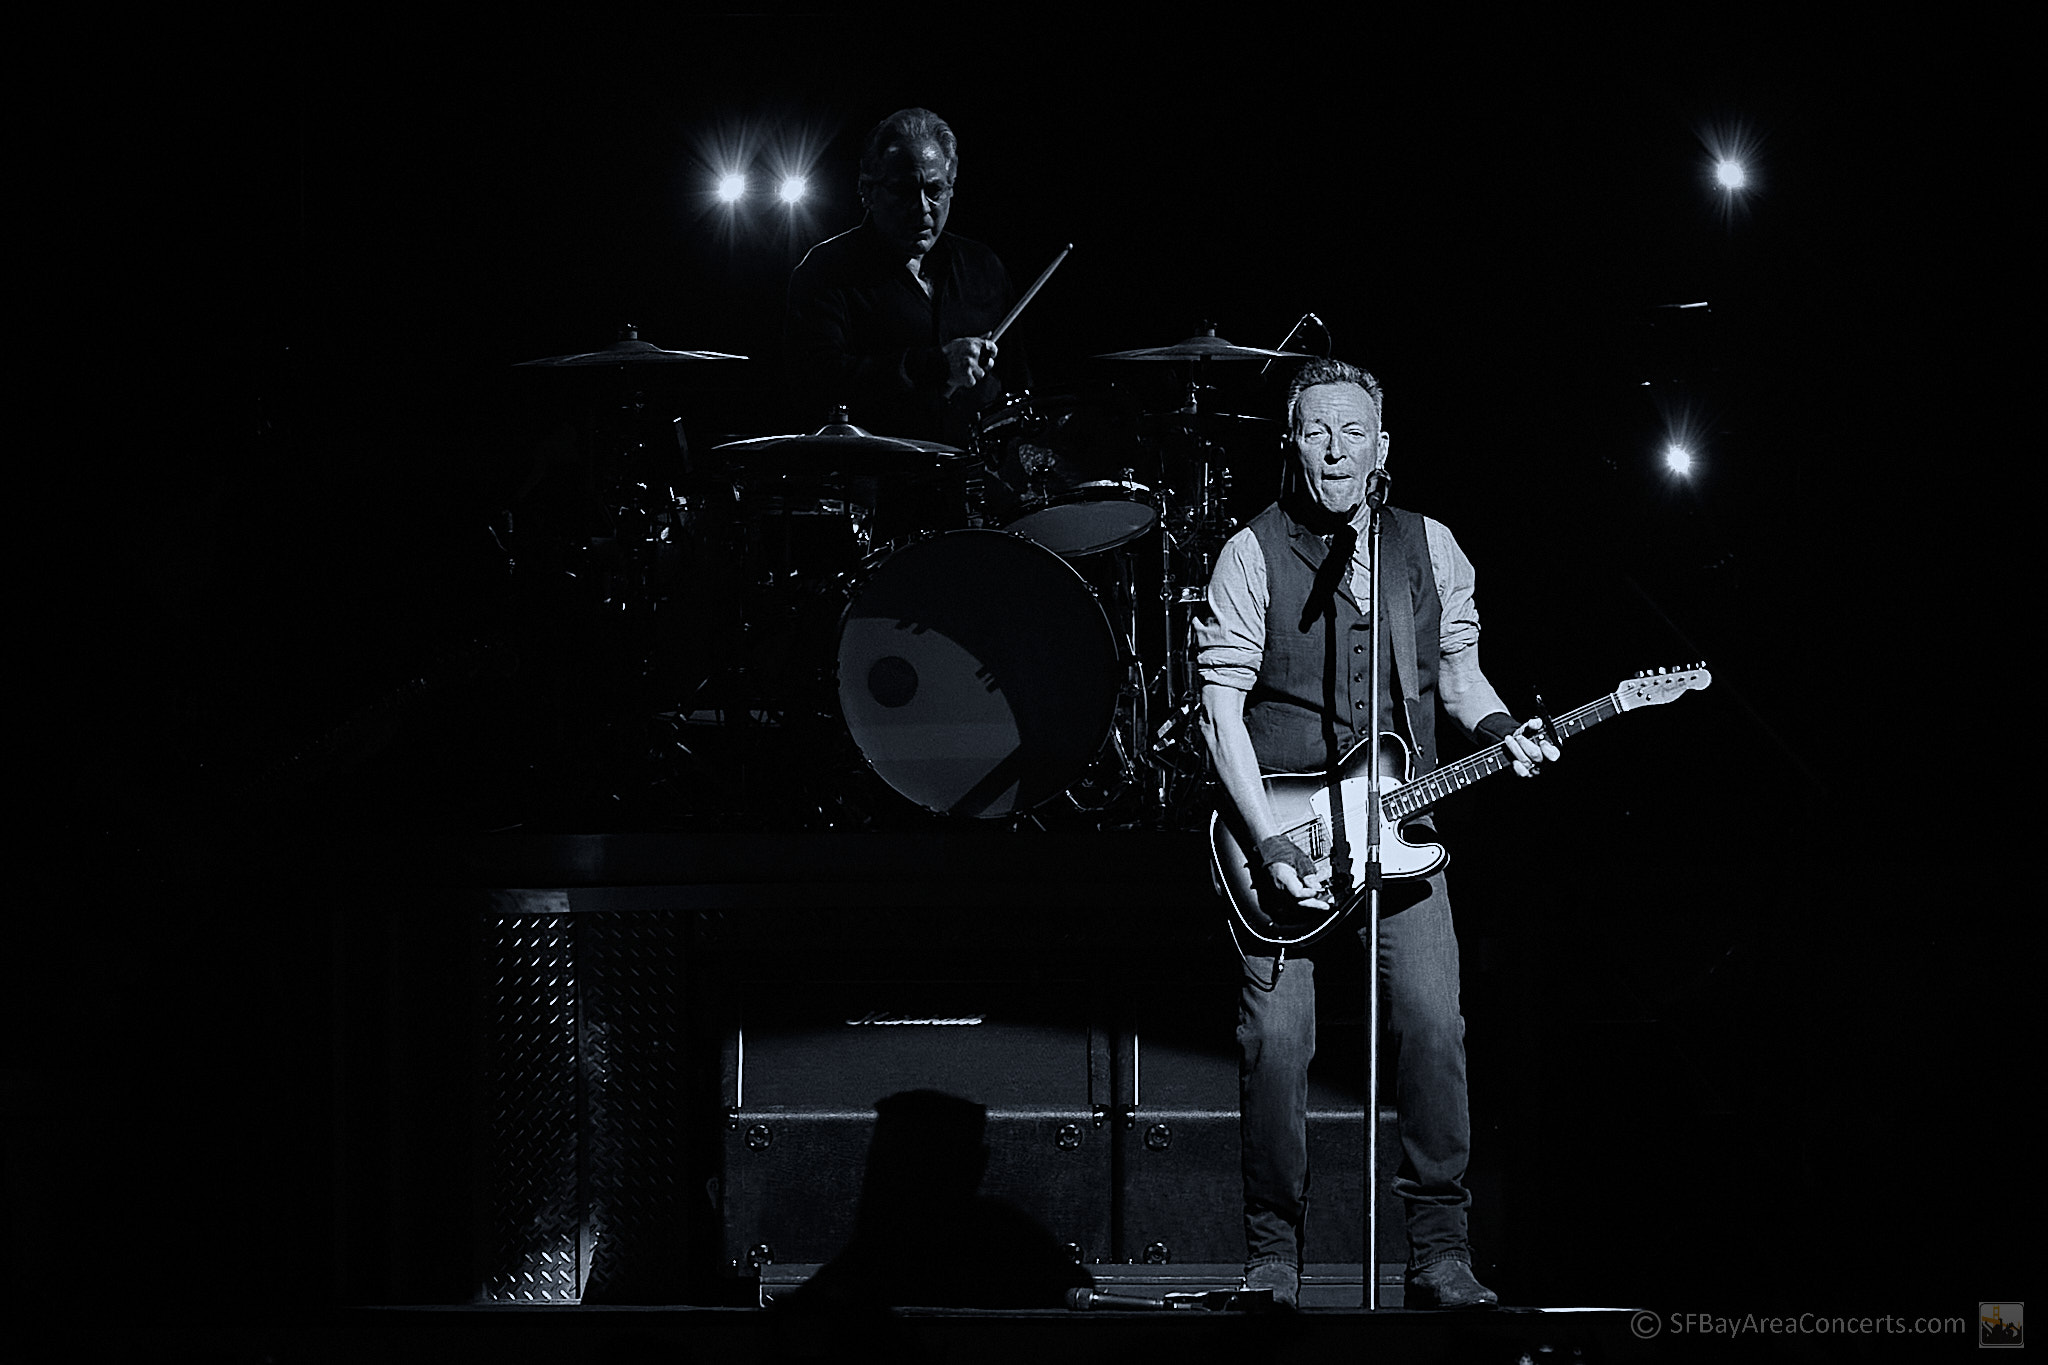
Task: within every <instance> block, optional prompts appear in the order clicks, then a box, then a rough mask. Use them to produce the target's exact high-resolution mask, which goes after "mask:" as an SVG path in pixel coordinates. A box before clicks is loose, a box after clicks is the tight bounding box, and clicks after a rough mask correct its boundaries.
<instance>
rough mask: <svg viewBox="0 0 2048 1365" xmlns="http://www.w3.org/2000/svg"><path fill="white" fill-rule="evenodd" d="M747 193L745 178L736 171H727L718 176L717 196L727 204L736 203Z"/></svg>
mask: <svg viewBox="0 0 2048 1365" xmlns="http://www.w3.org/2000/svg"><path fill="white" fill-rule="evenodd" d="M746 195H747V178H746V177H745V176H744V175H741V174H740V173H739V172H738V171H727V172H726V173H725V174H724V175H722V176H720V177H719V178H718V198H719V200H720V201H721V202H723V203H727V204H737V203H739V201H740V200H742V199H744V198H746Z"/></svg>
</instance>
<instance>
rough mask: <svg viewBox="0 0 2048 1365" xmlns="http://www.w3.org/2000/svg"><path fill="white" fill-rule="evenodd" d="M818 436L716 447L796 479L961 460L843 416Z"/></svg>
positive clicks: (911, 469)
mask: <svg viewBox="0 0 2048 1365" xmlns="http://www.w3.org/2000/svg"><path fill="white" fill-rule="evenodd" d="M840 419H841V420H839V421H836V422H827V423H826V424H825V425H824V426H822V427H819V428H818V429H817V430H816V431H812V432H803V433H798V434H794V435H789V436H753V437H749V438H747V439H745V440H740V441H727V442H726V443H724V444H723V445H717V446H713V447H712V448H711V449H712V452H713V453H714V454H718V455H723V456H725V457H726V459H728V460H730V461H731V462H732V463H734V464H737V465H742V466H745V465H761V466H780V467H782V468H783V469H784V470H785V471H787V472H792V473H807V474H808V473H824V472H830V473H838V474H897V473H902V474H909V473H915V472H917V471H919V470H922V469H930V468H932V467H934V466H935V465H938V464H941V463H943V462H945V461H948V460H951V459H954V458H956V457H960V456H961V454H962V452H961V451H960V450H959V449H958V448H957V447H955V446H949V445H941V444H940V443H939V442H937V441H917V440H911V439H910V438H908V437H903V436H877V435H876V434H875V433H873V432H871V431H863V430H862V429H861V428H859V427H857V426H855V425H854V424H853V423H851V422H849V421H846V420H845V414H844V413H841V414H840Z"/></svg>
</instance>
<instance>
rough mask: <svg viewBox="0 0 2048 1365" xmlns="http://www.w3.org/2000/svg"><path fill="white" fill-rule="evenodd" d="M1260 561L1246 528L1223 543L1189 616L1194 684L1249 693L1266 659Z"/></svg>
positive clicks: (1254, 539)
mask: <svg viewBox="0 0 2048 1365" xmlns="http://www.w3.org/2000/svg"><path fill="white" fill-rule="evenodd" d="M1266 592H1267V589H1266V556H1265V554H1264V552H1262V551H1261V550H1260V549H1259V538H1258V536H1257V535H1255V534H1254V533H1253V532H1252V531H1251V529H1250V528H1249V527H1247V528H1245V529H1244V530H1241V531H1239V532H1238V533H1237V534H1236V535H1234V536H1232V537H1231V538H1230V539H1229V540H1228V541H1225V542H1224V545H1223V550H1222V552H1221V553H1220V554H1218V555H1217V556H1216V568H1215V571H1214V572H1213V573H1211V574H1210V575H1209V591H1208V594H1207V598H1206V600H1205V601H1204V603H1203V605H1202V608H1201V610H1199V611H1197V612H1196V613H1195V672H1196V677H1197V680H1198V681H1199V682H1201V683H1202V684H1204V685H1206V684H1209V683H1214V684H1216V685H1217V686H1219V687H1228V688H1233V689H1235V690H1236V691H1239V692H1249V691H1251V690H1252V684H1254V683H1256V682H1257V681H1258V680H1259V667H1260V665H1261V664H1263V663H1264V662H1265V657H1266Z"/></svg>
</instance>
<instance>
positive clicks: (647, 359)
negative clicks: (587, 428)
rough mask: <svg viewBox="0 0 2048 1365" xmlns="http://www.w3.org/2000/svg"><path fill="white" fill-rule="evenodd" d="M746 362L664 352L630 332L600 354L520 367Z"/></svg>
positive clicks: (723, 356)
mask: <svg viewBox="0 0 2048 1365" xmlns="http://www.w3.org/2000/svg"><path fill="white" fill-rule="evenodd" d="M745 359H746V357H745V356H743V355H730V354H728V353H726V352H724V351H665V350H663V349H662V348H661V347H659V346H656V345H654V344H653V343H652V342H646V341H642V340H640V336H639V333H637V332H630V331H629V332H628V333H627V335H626V336H625V338H624V339H623V340H620V341H615V342H613V343H612V344H611V345H609V346H607V347H605V348H604V349H603V350H602V351H582V352H579V353H577V354H575V355H551V356H547V357H545V358H543V359H540V360H522V361H520V362H519V364H520V365H522V366H523V365H540V366H549V367H554V368H562V369H570V368H579V369H580V368H586V367H588V368H601V367H603V366H607V365H683V364H688V363H689V362H691V361H695V360H745Z"/></svg>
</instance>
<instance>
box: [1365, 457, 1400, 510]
mask: <svg viewBox="0 0 2048 1365" xmlns="http://www.w3.org/2000/svg"><path fill="white" fill-rule="evenodd" d="M1393 482H1394V476H1393V475H1392V474H1389V473H1388V472H1387V467H1386V466H1385V465H1377V466H1375V467H1374V468H1373V471H1372V473H1370V474H1368V475H1366V476H1365V505H1366V506H1368V507H1370V508H1372V510H1373V511H1375V512H1377V511H1379V510H1380V509H1381V508H1382V507H1385V506H1386V505H1387V489H1388V485H1390V484H1392V483H1393Z"/></svg>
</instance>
